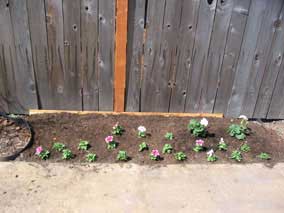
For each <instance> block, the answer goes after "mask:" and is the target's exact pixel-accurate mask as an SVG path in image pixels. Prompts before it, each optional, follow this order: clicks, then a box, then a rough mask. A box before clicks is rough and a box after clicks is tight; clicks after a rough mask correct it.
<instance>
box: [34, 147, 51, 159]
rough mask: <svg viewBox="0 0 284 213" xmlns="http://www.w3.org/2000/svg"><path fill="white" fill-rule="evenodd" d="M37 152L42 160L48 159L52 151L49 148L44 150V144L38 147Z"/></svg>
mask: <svg viewBox="0 0 284 213" xmlns="http://www.w3.org/2000/svg"><path fill="white" fill-rule="evenodd" d="M35 154H36V155H37V156H39V157H40V159H42V160H47V159H48V158H49V156H50V152H49V151H48V150H44V149H43V148H42V146H39V147H37V148H36V152H35Z"/></svg>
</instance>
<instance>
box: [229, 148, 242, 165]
mask: <svg viewBox="0 0 284 213" xmlns="http://www.w3.org/2000/svg"><path fill="white" fill-rule="evenodd" d="M231 159H233V160H235V161H238V162H241V161H242V160H243V156H242V153H241V152H240V151H239V150H235V151H233V152H232V154H231Z"/></svg>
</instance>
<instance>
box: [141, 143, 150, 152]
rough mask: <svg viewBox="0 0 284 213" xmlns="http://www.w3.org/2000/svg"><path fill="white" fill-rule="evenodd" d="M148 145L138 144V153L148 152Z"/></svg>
mask: <svg viewBox="0 0 284 213" xmlns="http://www.w3.org/2000/svg"><path fill="white" fill-rule="evenodd" d="M148 149H149V147H148V144H146V142H142V143H140V144H139V152H143V151H144V150H148Z"/></svg>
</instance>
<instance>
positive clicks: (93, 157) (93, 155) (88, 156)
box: [86, 153, 97, 163]
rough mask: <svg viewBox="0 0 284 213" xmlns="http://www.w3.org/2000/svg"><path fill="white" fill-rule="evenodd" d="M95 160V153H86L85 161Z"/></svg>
mask: <svg viewBox="0 0 284 213" xmlns="http://www.w3.org/2000/svg"><path fill="white" fill-rule="evenodd" d="M96 160H97V155H96V154H94V153H89V154H87V155H86V161H88V162H89V163H92V162H95V161H96Z"/></svg>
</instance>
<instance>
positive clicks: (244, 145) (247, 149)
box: [240, 143, 250, 152]
mask: <svg viewBox="0 0 284 213" xmlns="http://www.w3.org/2000/svg"><path fill="white" fill-rule="evenodd" d="M240 150H241V151H242V152H249V151H250V146H249V145H248V144H247V143H245V144H243V145H242V146H241V148H240Z"/></svg>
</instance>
